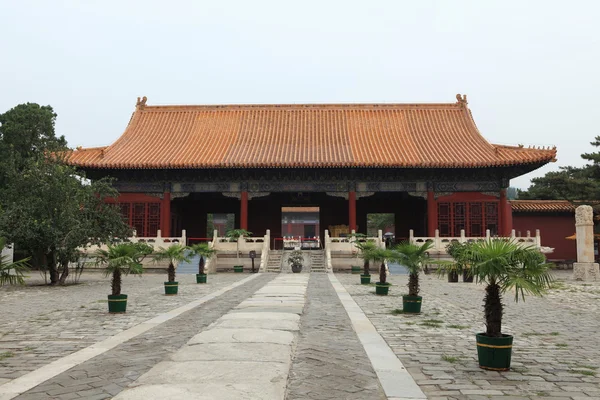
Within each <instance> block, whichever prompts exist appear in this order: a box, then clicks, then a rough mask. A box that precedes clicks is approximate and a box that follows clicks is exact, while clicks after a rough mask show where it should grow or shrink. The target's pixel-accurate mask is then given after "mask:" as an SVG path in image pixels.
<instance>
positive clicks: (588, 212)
mask: <svg viewBox="0 0 600 400" xmlns="http://www.w3.org/2000/svg"><path fill="white" fill-rule="evenodd" d="M593 218H594V212H593V210H592V207H590V206H579V207H577V208H576V209H575V229H576V231H575V232H576V236H577V262H576V263H575V264H573V278H574V279H575V280H578V281H592V280H600V270H599V266H598V264H597V263H595V262H594V219H593Z"/></svg>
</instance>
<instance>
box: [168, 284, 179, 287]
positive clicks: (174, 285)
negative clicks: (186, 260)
mask: <svg viewBox="0 0 600 400" xmlns="http://www.w3.org/2000/svg"><path fill="white" fill-rule="evenodd" d="M177 286H179V284H177V285H165V287H177Z"/></svg>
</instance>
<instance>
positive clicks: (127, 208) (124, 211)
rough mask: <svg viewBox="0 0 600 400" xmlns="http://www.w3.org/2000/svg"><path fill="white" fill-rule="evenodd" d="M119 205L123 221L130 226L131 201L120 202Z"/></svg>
mask: <svg viewBox="0 0 600 400" xmlns="http://www.w3.org/2000/svg"><path fill="white" fill-rule="evenodd" d="M119 207H120V209H121V217H123V220H124V221H125V223H126V224H127V225H129V226H131V203H120V204H119Z"/></svg>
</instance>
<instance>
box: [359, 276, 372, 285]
mask: <svg viewBox="0 0 600 400" xmlns="http://www.w3.org/2000/svg"><path fill="white" fill-rule="evenodd" d="M360 283H361V284H363V285H368V284H370V283H371V275H365V274H360Z"/></svg>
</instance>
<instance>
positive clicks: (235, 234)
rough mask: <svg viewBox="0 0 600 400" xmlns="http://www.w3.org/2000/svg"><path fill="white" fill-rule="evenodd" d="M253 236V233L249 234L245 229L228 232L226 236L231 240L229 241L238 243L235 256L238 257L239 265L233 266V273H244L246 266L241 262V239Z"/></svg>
mask: <svg viewBox="0 0 600 400" xmlns="http://www.w3.org/2000/svg"><path fill="white" fill-rule="evenodd" d="M250 235H252V232H248V231H247V230H245V229H232V230H230V231H227V233H226V234H225V236H227V237H228V238H229V241H231V242H233V241H235V242H236V247H235V255H236V257H237V265H234V266H233V272H244V266H243V265H242V263H241V262H240V240H239V239H240V237H246V236H250Z"/></svg>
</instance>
